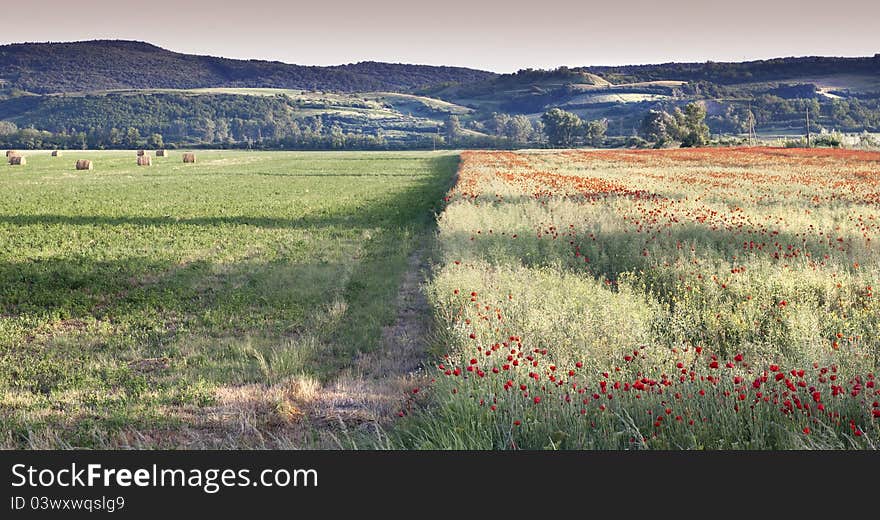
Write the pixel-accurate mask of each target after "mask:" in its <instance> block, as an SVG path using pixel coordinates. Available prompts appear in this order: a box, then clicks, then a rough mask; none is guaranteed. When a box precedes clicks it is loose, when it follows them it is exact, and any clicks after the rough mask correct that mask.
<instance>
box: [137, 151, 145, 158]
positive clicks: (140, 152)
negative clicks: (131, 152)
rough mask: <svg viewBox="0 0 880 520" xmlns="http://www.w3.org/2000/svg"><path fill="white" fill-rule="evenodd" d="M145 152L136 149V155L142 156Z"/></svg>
mask: <svg viewBox="0 0 880 520" xmlns="http://www.w3.org/2000/svg"><path fill="white" fill-rule="evenodd" d="M145 153H146V152H145V151H143V150H138V157H143V156H144V154H145Z"/></svg>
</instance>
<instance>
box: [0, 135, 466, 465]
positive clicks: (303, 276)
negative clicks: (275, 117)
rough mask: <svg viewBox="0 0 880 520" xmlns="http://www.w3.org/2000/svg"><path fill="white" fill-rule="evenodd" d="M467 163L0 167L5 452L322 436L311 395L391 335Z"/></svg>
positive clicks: (305, 440) (242, 443) (245, 161)
mask: <svg viewBox="0 0 880 520" xmlns="http://www.w3.org/2000/svg"><path fill="white" fill-rule="evenodd" d="M85 157H88V158H91V159H93V160H94V161H95V169H94V170H93V171H82V172H77V171H75V170H74V168H73V164H74V162H75V160H76V159H78V158H85ZM457 160H458V159H457V157H456V156H455V155H451V154H432V153H375V154H374V153H247V152H199V153H198V163H197V164H194V165H193V164H183V163H182V162H181V157H180V154H179V153H177V152H173V153H172V156H171V157H169V158H166V159H162V158H154V163H153V164H154V165H153V166H151V167H138V166H136V165H135V156H134V152H106V153H102V152H68V153H65V154H64V156H63V157H60V158H52V157H49V154H48V152H39V153H38V152H33V153H30V154H28V155H27V165H26V166H6V165H4V166H2V167H0V445H2V446H4V447H34V448H56V447H62V448H63V447H267V446H289V447H301V446H309V445H314V444H315V442H316V439H314V438H312V437H310V436H313V435H314V432H313V431H312V429H311V428H309V427H302V425H301V424H299V425H297V423H302V422H303V421H304V420H307V419H308V417H307V414H305V413H304V412H303V411H302V410H300V407H302V406H303V405H302V403H301V402H300V400H298V398H300V397H302V396H303V395H305V394H309V393H311V394H314V393H315V392H316V391H317V390H316V389H319V388H320V387H321V386H322V385H327V384H330V383H332V381H334V380H335V379H336V378H337V377H338V376H339V374H340V373H341V372H343V371H345V370H347V369H349V368H350V367H351V366H352V364H353V362H354V360H355V359H356V358H357V357H358V356H360V355H362V353H368V352H371V351H376V350H377V349H379V348H380V347H382V346H383V329H384V328H385V327H387V326H389V325H390V324H392V323H393V322H394V320H395V317H396V315H397V308H396V307H397V299H396V295H397V292H398V288H399V286H400V283H401V279H402V277H403V275H404V273H405V271H406V270H407V269H408V268H409V264H410V261H409V257H410V255H411V254H412V253H413V252H414V251H418V250H419V249H420V248H424V247H425V243H426V242H425V241H426V240H428V239H430V233H429V231H430V230H431V229H432V226H433V222H434V213H433V212H434V211H439V208H440V204H441V203H442V197H443V194H444V192H446V191H447V190H448V189H449V186H450V183H451V179H452V175H453V172H454V171H455V167H456V165H457ZM337 390H338V388H337ZM304 415H306V417H305V419H304V418H303V416H304ZM318 441H320V439H318ZM318 445H320V442H318Z"/></svg>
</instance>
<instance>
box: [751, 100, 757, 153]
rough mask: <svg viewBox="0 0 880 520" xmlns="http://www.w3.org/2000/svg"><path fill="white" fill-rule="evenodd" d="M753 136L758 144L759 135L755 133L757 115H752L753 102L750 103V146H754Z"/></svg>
mask: <svg viewBox="0 0 880 520" xmlns="http://www.w3.org/2000/svg"><path fill="white" fill-rule="evenodd" d="M752 136H754V138H755V142H756V143H757V141H758V134H757V132H755V115H754V114H753V113H752V102H751V101H749V146H752Z"/></svg>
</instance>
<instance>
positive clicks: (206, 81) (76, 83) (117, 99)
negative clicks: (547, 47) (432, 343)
mask: <svg viewBox="0 0 880 520" xmlns="http://www.w3.org/2000/svg"><path fill="white" fill-rule="evenodd" d="M692 102H699V103H701V104H703V106H704V107H705V108H706V111H707V117H706V123H707V124H708V126H709V129H710V131H711V132H712V134H713V135H714V136H716V137H718V136H743V135H745V134H746V133H747V132H748V131H749V128H750V127H751V125H752V122H753V123H754V127H755V130H756V131H757V132H758V133H760V134H761V135H764V136H785V137H786V138H787V137H788V136H792V137H797V136H800V135H802V134H803V133H804V132H805V130H806V128H805V114H806V112H809V113H810V125H811V128H810V130H811V131H812V132H822V131H828V132H832V131H841V132H848V133H861V132H875V133H876V132H880V55H875V56H873V57H865V58H835V57H801V58H778V59H770V60H760V61H750V62H742V63H718V62H705V63H665V64H657V65H626V66H585V67H559V68H557V69H554V70H534V69H523V70H520V71H518V72H516V73H512V74H494V73H491V72H485V71H479V70H473V69H466V68H459V67H436V66H425V65H406V64H394V63H379V62H361V63H355V64H348V65H339V66H332V67H309V66H300V65H289V64H285V63H279V62H268V61H258V60H233V59H227V58H216V57H210V56H194V55H187V54H180V53H176V52H171V51H168V50H165V49H161V48H159V47H156V46H154V45H150V44H148V43H142V42H132V41H90V42H78V43H54V44H52V43H46V44H13V45H5V46H0V145H2V146H6V147H9V148H22V149H32V148H46V147H62V148H63V147H77V148H78V147H82V146H86V147H89V148H99V147H107V148H118V147H126V146H128V147H132V146H133V145H135V144H138V145H140V144H143V143H145V142H146V140H147V139H148V137H149V138H151V140H152V141H153V142H157V141H158V137H161V138H163V140H164V141H163V143H166V144H168V145H169V146H230V147H232V146H235V147H274V148H308V149H325V148H333V149H346V148H368V149H389V148H396V149H403V148H434V147H436V146H442V145H444V144H445V145H446V146H450V147H468V146H472V147H494V146H497V147H507V146H511V145H517V146H522V145H529V146H543V145H545V144H546V141H545V140H544V137H546V132H544V131H543V130H542V124H541V116H542V114H544V113H545V112H546V111H548V110H550V109H552V108H560V109H563V110H566V111H568V112H571V113H573V114H575V115H577V116H578V117H580V118H581V119H582V120H583V121H591V122H595V123H597V124H599V126H601V127H605V128H606V136H607V137H608V138H609V139H608V140H607V141H605V144H611V145H621V146H622V145H624V144H626V143H629V142H631V141H632V139H631V138H632V137H634V136H636V135H638V134H640V133H644V132H641V129H642V123H643V121H645V117H646V115H648V114H649V113H650V112H652V111H664V112H667V113H669V114H672V113H675V111H676V110H677V109H680V108H682V107H683V106H684V105H686V104H688V103H692ZM454 118H458V120H459V121H458V123H457V124H455V122H454ZM588 127H589V125H583V128H588ZM456 128H457V129H458V130H455V129H456ZM596 128H598V127H596ZM449 129H453V130H452V131H453V135H451V136H448V135H445V132H447V130H449ZM455 132H458V134H457V136H456V134H455ZM591 142H593V141H591ZM636 142H637V140H636ZM2 146H0V148H2Z"/></svg>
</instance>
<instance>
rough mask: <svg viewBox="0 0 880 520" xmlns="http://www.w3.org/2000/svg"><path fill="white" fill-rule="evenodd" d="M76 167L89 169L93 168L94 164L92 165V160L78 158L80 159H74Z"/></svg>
mask: <svg viewBox="0 0 880 520" xmlns="http://www.w3.org/2000/svg"><path fill="white" fill-rule="evenodd" d="M76 169H77V170H91V169H94V166H93V165H92V161H90V160H88V159H80V160H78V161H76Z"/></svg>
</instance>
